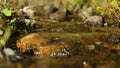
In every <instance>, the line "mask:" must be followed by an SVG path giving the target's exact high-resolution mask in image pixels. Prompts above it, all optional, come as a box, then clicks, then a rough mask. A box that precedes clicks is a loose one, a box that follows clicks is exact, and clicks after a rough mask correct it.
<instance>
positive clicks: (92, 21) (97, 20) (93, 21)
mask: <svg viewBox="0 0 120 68" xmlns="http://www.w3.org/2000/svg"><path fill="white" fill-rule="evenodd" d="M84 23H85V24H88V25H97V26H102V25H103V24H104V23H105V22H104V19H103V17H102V16H97V15H95V16H91V17H88V18H87V19H86V20H85V21H84Z"/></svg>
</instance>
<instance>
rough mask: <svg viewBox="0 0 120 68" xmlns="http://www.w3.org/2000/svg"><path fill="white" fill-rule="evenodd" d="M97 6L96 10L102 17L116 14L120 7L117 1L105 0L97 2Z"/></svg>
mask: <svg viewBox="0 0 120 68" xmlns="http://www.w3.org/2000/svg"><path fill="white" fill-rule="evenodd" d="M96 2H97V1H96ZM96 5H97V7H96V10H97V11H98V12H100V14H101V15H111V14H115V13H116V10H117V9H118V7H119V6H118V1H117V0H103V1H100V2H97V4H96Z"/></svg>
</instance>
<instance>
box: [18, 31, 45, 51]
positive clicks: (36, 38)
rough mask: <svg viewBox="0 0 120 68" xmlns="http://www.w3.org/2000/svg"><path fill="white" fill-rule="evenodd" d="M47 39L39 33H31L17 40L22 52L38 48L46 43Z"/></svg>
mask: <svg viewBox="0 0 120 68" xmlns="http://www.w3.org/2000/svg"><path fill="white" fill-rule="evenodd" d="M46 41H47V39H45V38H44V37H42V36H40V35H39V34H38V33H31V34H29V35H27V36H25V37H23V38H21V39H19V40H17V43H16V45H17V47H18V48H20V51H21V52H26V51H28V50H31V49H34V48H37V47H39V46H41V45H43V44H44V43H46Z"/></svg>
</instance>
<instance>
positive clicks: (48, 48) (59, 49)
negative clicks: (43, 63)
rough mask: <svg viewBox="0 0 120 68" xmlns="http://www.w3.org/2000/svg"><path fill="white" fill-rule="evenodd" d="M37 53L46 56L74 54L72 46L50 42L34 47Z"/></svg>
mask: <svg viewBox="0 0 120 68" xmlns="http://www.w3.org/2000/svg"><path fill="white" fill-rule="evenodd" d="M34 54H35V55H46V56H69V55H72V53H71V52H70V48H69V47H67V46H66V45H63V44H50V45H45V46H41V47H39V48H36V49H34Z"/></svg>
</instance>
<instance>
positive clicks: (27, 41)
mask: <svg viewBox="0 0 120 68" xmlns="http://www.w3.org/2000/svg"><path fill="white" fill-rule="evenodd" d="M16 45H17V47H18V48H20V51H21V52H22V53H25V52H29V51H31V50H32V52H33V53H34V55H45V56H68V55H72V48H71V47H70V46H68V45H65V44H62V43H55V44H54V43H49V42H48V39H45V38H44V37H42V36H40V35H39V34H38V33H32V34H30V35H27V36H25V37H23V38H21V39H19V40H18V41H17V43H16Z"/></svg>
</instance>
